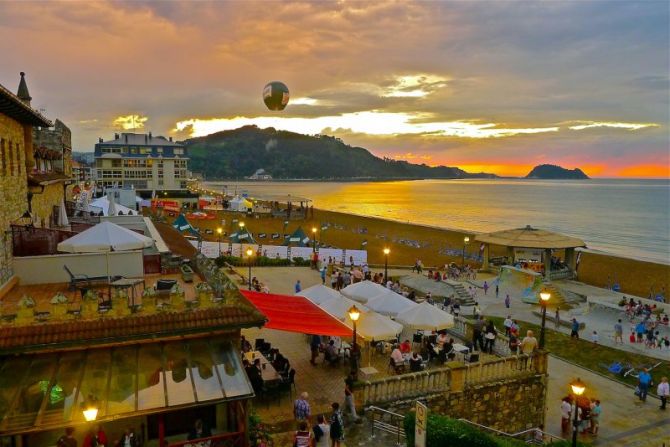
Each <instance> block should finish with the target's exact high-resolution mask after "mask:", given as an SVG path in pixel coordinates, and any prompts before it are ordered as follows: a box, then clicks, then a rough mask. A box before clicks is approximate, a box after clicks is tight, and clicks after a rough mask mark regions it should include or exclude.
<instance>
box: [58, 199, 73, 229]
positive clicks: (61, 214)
mask: <svg viewBox="0 0 670 447" xmlns="http://www.w3.org/2000/svg"><path fill="white" fill-rule="evenodd" d="M68 225H70V222H69V221H68V220H67V210H66V209H65V199H61V200H60V208H59V209H58V226H59V227H67V226H68Z"/></svg>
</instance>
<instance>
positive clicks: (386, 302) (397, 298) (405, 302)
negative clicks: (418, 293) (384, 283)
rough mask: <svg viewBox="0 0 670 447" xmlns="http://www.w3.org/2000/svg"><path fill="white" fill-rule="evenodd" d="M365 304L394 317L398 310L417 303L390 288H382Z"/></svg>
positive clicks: (409, 307)
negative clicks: (382, 290)
mask: <svg viewBox="0 0 670 447" xmlns="http://www.w3.org/2000/svg"><path fill="white" fill-rule="evenodd" d="M366 306H368V307H369V308H370V309H372V310H374V311H375V312H379V313H380V314H384V315H391V316H394V317H395V316H396V315H397V314H399V313H400V312H404V311H406V310H410V309H413V308H415V307H416V306H418V304H416V303H415V302H414V301H412V300H410V299H408V298H405V297H404V296H402V295H398V294H397V293H395V292H394V291H392V290H389V289H384V292H382V293H380V294H379V295H377V296H375V297H373V298H370V299H369V300H368V301H367V303H366Z"/></svg>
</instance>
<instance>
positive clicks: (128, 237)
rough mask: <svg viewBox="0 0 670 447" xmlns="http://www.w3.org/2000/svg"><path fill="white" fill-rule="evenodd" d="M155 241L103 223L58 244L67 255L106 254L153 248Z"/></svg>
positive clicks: (114, 225) (120, 227)
mask: <svg viewBox="0 0 670 447" xmlns="http://www.w3.org/2000/svg"><path fill="white" fill-rule="evenodd" d="M153 243H154V240H153V239H151V238H150V237H146V236H143V235H141V234H139V233H136V232H134V231H132V230H129V229H127V228H124V227H122V226H120V225H116V224H114V223H111V222H102V223H99V224H98V225H96V226H94V227H91V228H89V229H88V230H86V231H82V232H81V233H79V234H77V235H75V236H72V237H71V238H69V239H66V240H64V241H63V242H61V243H60V244H58V246H57V248H58V251H61V252H67V253H104V252H110V251H124V250H140V249H143V248H148V247H151V246H152V245H153Z"/></svg>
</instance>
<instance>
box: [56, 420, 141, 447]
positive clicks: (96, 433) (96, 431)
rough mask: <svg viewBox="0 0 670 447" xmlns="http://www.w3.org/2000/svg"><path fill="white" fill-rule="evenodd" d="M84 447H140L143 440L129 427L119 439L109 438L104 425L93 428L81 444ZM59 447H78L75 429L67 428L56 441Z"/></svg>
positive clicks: (90, 428) (89, 429) (88, 431)
mask: <svg viewBox="0 0 670 447" xmlns="http://www.w3.org/2000/svg"><path fill="white" fill-rule="evenodd" d="M81 445H82V447H108V446H114V447H140V446H141V445H142V439H141V437H140V436H138V435H137V434H136V433H135V429H134V428H132V427H127V428H125V429H124V431H123V433H122V434H120V435H119V436H117V437H112V438H110V437H108V436H107V434H106V433H105V430H104V428H103V426H102V424H98V425H95V426H91V427H89V428H88V430H87V432H86V436H84V440H83V441H82V443H81ZM56 446H57V447H77V439H76V438H75V429H74V427H67V428H66V429H65V433H64V434H63V435H62V436H61V437H60V438H58V440H57V441H56Z"/></svg>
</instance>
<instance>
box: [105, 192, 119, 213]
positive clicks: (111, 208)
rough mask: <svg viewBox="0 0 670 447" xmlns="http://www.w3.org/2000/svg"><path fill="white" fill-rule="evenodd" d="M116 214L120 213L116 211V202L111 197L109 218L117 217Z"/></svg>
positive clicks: (108, 210)
mask: <svg viewBox="0 0 670 447" xmlns="http://www.w3.org/2000/svg"><path fill="white" fill-rule="evenodd" d="M116 213H118V211H117V210H116V202H114V196H112V195H110V196H109V207H108V208H107V215H108V216H116Z"/></svg>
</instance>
